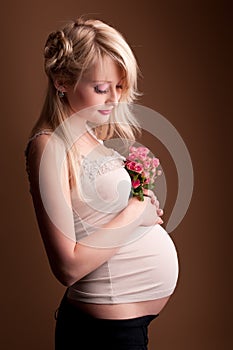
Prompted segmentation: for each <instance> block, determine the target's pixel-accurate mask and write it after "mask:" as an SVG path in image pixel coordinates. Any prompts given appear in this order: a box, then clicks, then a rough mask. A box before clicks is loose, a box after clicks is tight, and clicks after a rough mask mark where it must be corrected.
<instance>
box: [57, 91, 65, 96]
mask: <svg viewBox="0 0 233 350" xmlns="http://www.w3.org/2000/svg"><path fill="white" fill-rule="evenodd" d="M58 96H59V97H60V98H63V97H64V96H65V94H64V92H63V91H60V90H58Z"/></svg>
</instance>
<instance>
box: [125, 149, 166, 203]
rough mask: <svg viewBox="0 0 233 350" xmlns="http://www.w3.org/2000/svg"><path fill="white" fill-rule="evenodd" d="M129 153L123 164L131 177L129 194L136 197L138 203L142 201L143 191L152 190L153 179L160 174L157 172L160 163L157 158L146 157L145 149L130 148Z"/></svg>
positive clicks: (146, 150) (160, 172)
mask: <svg viewBox="0 0 233 350" xmlns="http://www.w3.org/2000/svg"><path fill="white" fill-rule="evenodd" d="M129 151H130V153H129V155H128V157H127V158H126V160H125V161H124V163H125V169H126V170H127V171H128V173H129V175H130V177H131V183H132V188H131V193H132V195H133V197H138V199H139V200H140V201H143V200H144V193H143V189H153V188H154V187H155V184H154V181H155V179H156V178H157V177H158V176H159V175H161V174H162V171H161V170H158V166H159V165H160V161H159V159H158V158H155V157H150V156H149V155H148V154H149V152H150V150H149V149H148V148H146V147H133V146H131V147H130V148H129Z"/></svg>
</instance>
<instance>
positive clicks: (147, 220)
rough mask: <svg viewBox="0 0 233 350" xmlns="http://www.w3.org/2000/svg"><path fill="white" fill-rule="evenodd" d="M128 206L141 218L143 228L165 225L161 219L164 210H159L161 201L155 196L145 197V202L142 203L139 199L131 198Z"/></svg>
mask: <svg viewBox="0 0 233 350" xmlns="http://www.w3.org/2000/svg"><path fill="white" fill-rule="evenodd" d="M128 206H129V207H131V208H132V210H134V213H137V215H138V216H140V220H139V221H140V225H142V226H152V225H156V224H162V223H163V220H162V219H161V218H160V216H162V215H163V210H162V209H160V208H159V201H158V200H157V197H156V196H155V195H152V194H150V196H144V201H140V200H139V199H138V198H137V197H131V198H130V199H129V203H128Z"/></svg>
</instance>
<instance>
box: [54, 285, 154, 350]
mask: <svg viewBox="0 0 233 350" xmlns="http://www.w3.org/2000/svg"><path fill="white" fill-rule="evenodd" d="M66 295H67V291H66V292H65V294H64V296H63V298H62V300H61V303H60V306H59V308H58V309H57V310H56V312H55V315H54V317H55V319H56V326H55V350H71V349H72V350H76V349H77V350H94V349H101V350H147V349H148V348H147V345H148V325H149V324H150V322H151V321H152V320H153V319H154V318H156V317H157V316H158V315H146V316H141V317H136V318H131V319H123V320H112V319H110V320H109V319H100V318H95V317H92V316H90V315H88V314H87V313H85V312H83V311H81V310H80V309H78V308H77V307H75V306H74V305H72V304H71V303H69V301H68V300H67V296H66Z"/></svg>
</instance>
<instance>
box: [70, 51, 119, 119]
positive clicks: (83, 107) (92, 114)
mask: <svg viewBox="0 0 233 350" xmlns="http://www.w3.org/2000/svg"><path fill="white" fill-rule="evenodd" d="M101 67H102V69H101ZM123 78H124V74H123V72H122V69H121V68H120V67H119V66H118V65H117V64H116V63H115V62H114V61H113V60H112V59H111V58H110V57H105V58H104V60H103V63H102V64H96V65H95V66H93V67H92V68H91V69H90V70H88V72H86V73H85V74H84V75H83V77H82V79H81V80H80V82H79V83H78V85H77V86H76V87H73V86H72V87H71V86H67V87H66V88H65V93H66V96H67V99H68V101H69V105H70V107H71V112H72V114H73V113H76V112H80V113H78V114H79V115H80V116H81V118H82V119H85V120H88V121H90V122H96V123H104V122H106V121H107V120H108V119H109V116H110V114H111V112H112V109H113V108H114V106H116V104H117V103H118V102H119V100H120V98H121V95H122V84H123Z"/></svg>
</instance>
